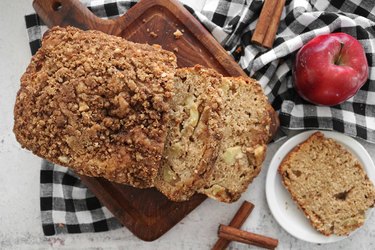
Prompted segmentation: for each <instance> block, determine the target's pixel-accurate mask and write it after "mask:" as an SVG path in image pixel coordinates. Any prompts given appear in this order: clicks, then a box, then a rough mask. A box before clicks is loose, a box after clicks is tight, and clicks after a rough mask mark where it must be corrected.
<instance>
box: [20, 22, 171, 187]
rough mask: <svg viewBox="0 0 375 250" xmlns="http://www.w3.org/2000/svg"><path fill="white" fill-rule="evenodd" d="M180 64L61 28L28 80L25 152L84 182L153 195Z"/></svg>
mask: <svg viewBox="0 0 375 250" xmlns="http://www.w3.org/2000/svg"><path fill="white" fill-rule="evenodd" d="M175 68H176V57H175V55H174V54H173V53H171V52H169V51H165V50H162V49H161V48H160V46H150V45H147V44H137V43H132V42H129V41H126V40H124V39H122V38H120V37H115V36H110V35H107V34H104V33H102V32H99V31H92V30H90V31H82V30H79V29H77V28H73V27H68V28H59V27H55V28H53V29H51V30H49V32H48V33H47V34H46V35H45V37H44V38H43V41H42V47H41V48H40V49H39V50H38V52H37V53H36V55H34V56H33V58H32V60H31V63H30V65H29V66H28V68H27V70H26V73H24V75H23V76H22V78H21V89H20V90H19V92H18V95H17V100H16V104H15V109H14V133H15V135H16V138H17V140H18V141H19V142H20V144H21V145H22V146H23V147H25V148H27V149H29V150H31V151H32V152H33V153H34V154H36V155H38V156H40V157H43V158H45V159H47V160H49V161H51V162H54V163H57V164H61V165H64V166H69V167H70V168H72V169H73V170H75V171H76V172H78V173H79V174H83V175H88V176H101V177H105V178H107V179H109V180H111V181H114V182H118V183H127V184H130V185H132V186H135V187H141V188H144V187H151V186H153V184H154V179H155V177H156V175H157V173H158V170H159V167H160V161H161V158H162V154H163V149H164V141H165V137H166V134H167V123H168V113H169V100H170V99H171V97H172V94H173V85H174V84H173V77H174V74H175Z"/></svg>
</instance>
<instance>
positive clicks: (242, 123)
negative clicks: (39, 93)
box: [198, 77, 272, 202]
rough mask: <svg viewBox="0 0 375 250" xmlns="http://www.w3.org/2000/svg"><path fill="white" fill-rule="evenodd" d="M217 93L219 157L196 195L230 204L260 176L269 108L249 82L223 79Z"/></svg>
mask: <svg viewBox="0 0 375 250" xmlns="http://www.w3.org/2000/svg"><path fill="white" fill-rule="evenodd" d="M218 89H219V90H220V92H221V96H222V98H223V108H222V109H221V110H220V111H219V114H220V117H221V119H222V125H223V126H222V139H221V144H220V150H219V156H218V159H217V160H216V162H215V166H214V169H213V171H211V173H210V174H209V175H208V177H207V178H204V179H202V182H203V183H204V185H202V186H203V187H202V188H200V189H199V190H198V191H199V192H200V193H203V194H206V195H207V196H209V197H211V198H214V199H216V200H219V201H224V202H233V201H236V200H238V198H239V197H240V196H241V194H242V193H243V192H244V191H246V189H247V187H248V186H249V184H250V183H251V181H252V180H253V179H254V178H255V177H256V176H257V175H258V173H259V172H260V169H261V164H262V162H263V160H264V158H265V155H266V149H267V142H268V140H269V139H270V137H271V135H270V129H271V122H272V120H271V116H270V115H269V111H270V110H272V108H271V106H270V105H269V104H268V100H267V97H266V96H265V95H264V94H263V90H262V88H261V86H260V85H259V84H258V83H257V82H256V81H255V80H253V79H251V78H245V77H236V78H234V77H224V78H223V79H222V81H221V83H220V85H219V87H218Z"/></svg>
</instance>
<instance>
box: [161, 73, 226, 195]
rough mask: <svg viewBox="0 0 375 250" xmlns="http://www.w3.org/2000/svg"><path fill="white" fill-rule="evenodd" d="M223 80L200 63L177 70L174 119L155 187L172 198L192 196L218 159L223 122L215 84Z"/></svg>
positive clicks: (173, 107) (172, 117) (172, 113)
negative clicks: (199, 64)
mask: <svg viewBox="0 0 375 250" xmlns="http://www.w3.org/2000/svg"><path fill="white" fill-rule="evenodd" d="M221 79H222V75H220V74H219V73H217V72H216V71H214V70H211V69H206V68H203V67H201V66H195V67H193V68H183V69H178V70H177V72H176V75H175V95H174V97H173V99H172V101H171V104H170V106H171V111H170V118H171V121H170V123H169V125H168V134H167V139H166V142H165V147H164V154H163V159H162V166H161V168H160V169H159V173H158V175H157V177H156V179H155V187H156V188H157V189H158V190H159V191H161V192H162V193H163V194H164V195H166V196H167V197H168V198H169V199H171V200H173V201H184V200H187V199H189V198H190V197H191V196H192V195H193V194H194V193H195V192H196V190H197V189H199V188H200V186H197V185H198V183H197V181H198V180H200V179H202V178H203V177H205V176H206V175H207V174H209V173H210V172H211V171H212V168H213V166H214V163H215V161H216V158H217V153H218V149H219V143H220V139H221V134H220V132H221V129H220V128H219V126H221V125H222V122H221V120H220V119H221V118H220V117H219V110H220V108H221V98H220V96H219V92H218V90H217V89H216V88H215V86H218V85H219V84H220V82H221ZM200 183H201V182H200ZM201 184H203V183H201Z"/></svg>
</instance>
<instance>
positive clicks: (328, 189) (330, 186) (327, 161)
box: [279, 132, 375, 235]
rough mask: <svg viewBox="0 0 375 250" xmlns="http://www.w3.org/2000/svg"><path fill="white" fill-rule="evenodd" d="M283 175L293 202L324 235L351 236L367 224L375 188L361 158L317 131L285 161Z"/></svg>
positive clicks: (374, 196) (281, 170)
mask: <svg viewBox="0 0 375 250" xmlns="http://www.w3.org/2000/svg"><path fill="white" fill-rule="evenodd" d="M279 173H280V174H281V176H282V181H283V184H284V185H285V187H286V188H287V190H288V191H289V192H290V194H291V196H292V198H293V200H294V201H295V202H296V203H297V204H298V206H299V207H300V209H301V210H302V211H303V212H304V213H305V215H306V216H307V218H308V219H309V220H310V222H311V224H312V225H313V227H314V228H315V229H316V230H318V231H319V232H321V233H322V234H324V235H331V234H336V235H347V234H349V233H350V232H352V231H353V230H355V229H356V228H358V227H360V226H361V225H363V223H364V221H365V212H366V210H367V209H369V208H370V207H373V206H374V203H375V188H374V185H373V183H372V182H371V181H370V180H369V178H368V177H367V175H366V172H365V171H364V169H363V167H362V165H361V164H360V162H359V161H358V159H357V158H356V157H355V156H354V155H353V154H352V153H350V152H349V151H348V150H347V149H345V148H344V147H343V146H342V145H340V144H339V143H337V142H336V141H334V140H333V139H329V138H326V137H324V135H323V134H322V133H321V132H316V133H314V134H313V135H311V136H310V138H308V139H307V140H306V141H305V142H303V143H301V144H300V145H299V146H297V147H296V148H295V149H293V150H292V151H291V152H290V153H289V154H288V155H287V156H286V157H285V159H284V160H283V161H282V163H281V165H280V167H279Z"/></svg>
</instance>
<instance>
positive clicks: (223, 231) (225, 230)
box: [219, 225, 279, 249]
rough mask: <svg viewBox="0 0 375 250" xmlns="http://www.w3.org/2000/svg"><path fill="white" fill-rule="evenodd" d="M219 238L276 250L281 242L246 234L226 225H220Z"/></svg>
mask: <svg viewBox="0 0 375 250" xmlns="http://www.w3.org/2000/svg"><path fill="white" fill-rule="evenodd" d="M219 237H221V238H224V239H227V240H232V241H238V242H242V243H246V244H250V245H254V246H258V247H263V248H268V249H275V248H276V247H277V245H278V244H279V241H278V240H277V239H273V238H270V237H266V236H263V235H259V234H254V233H250V232H246V231H243V230H240V229H237V228H234V227H230V226H225V225H220V227H219Z"/></svg>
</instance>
